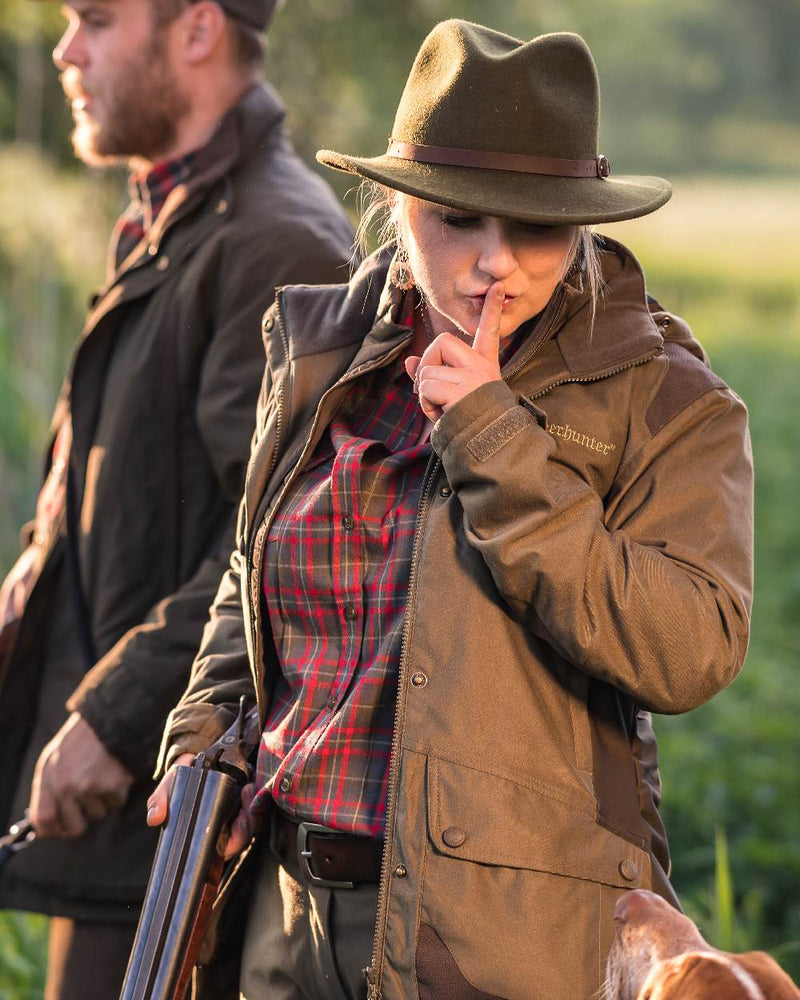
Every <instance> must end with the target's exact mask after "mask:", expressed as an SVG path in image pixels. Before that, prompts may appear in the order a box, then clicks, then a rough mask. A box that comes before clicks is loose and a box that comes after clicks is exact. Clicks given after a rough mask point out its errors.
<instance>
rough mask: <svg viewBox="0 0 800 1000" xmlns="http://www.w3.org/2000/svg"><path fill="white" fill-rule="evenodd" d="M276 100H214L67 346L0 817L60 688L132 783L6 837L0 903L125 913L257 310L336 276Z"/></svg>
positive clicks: (147, 853) (329, 233)
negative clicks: (56, 484)
mask: <svg viewBox="0 0 800 1000" xmlns="http://www.w3.org/2000/svg"><path fill="white" fill-rule="evenodd" d="M283 119H284V111H283V108H282V106H281V104H280V103H279V101H278V99H277V97H276V95H275V94H274V93H273V92H272V91H271V90H270V89H269V88H268V87H267V86H266V85H257V86H255V87H254V88H252V89H251V90H250V91H249V92H248V93H247V94H246V95H245V96H244V97H243V98H242V100H241V101H240V102H239V103H238V104H237V105H235V106H234V107H233V108H232V109H231V110H230V112H228V114H227V115H226V116H225V118H224V119H223V120H222V122H221V123H220V126H219V128H218V130H217V131H216V133H215V135H214V136H213V138H212V140H211V141H210V143H209V145H207V146H206V147H204V148H203V149H202V150H201V151H200V152H199V153H198V154H197V157H196V160H195V162H194V165H193V170H192V176H191V178H190V180H189V181H188V183H186V184H183V185H180V186H178V187H177V188H175V189H174V190H173V191H172V192H171V194H170V196H169V198H168V199H167V202H166V204H165V206H164V208H163V209H162V211H161V213H160V214H159V217H158V219H157V220H156V222H155V224H154V226H153V227H152V228H151V229H150V231H149V232H148V233H147V234H146V236H145V239H144V240H143V241H142V242H141V243H140V244H139V246H138V247H137V249H136V250H135V251H134V252H133V253H132V254H131V255H130V256H129V257H128V259H127V260H126V261H125V262H124V263H123V265H122V266H121V268H120V269H119V271H117V272H116V273H114V274H113V276H112V277H111V280H110V282H109V284H108V286H107V287H106V288H105V289H104V290H103V291H101V292H100V294H99V295H98V296H96V298H95V301H94V304H93V306H92V309H91V312H90V313H89V316H88V319H87V322H86V327H85V329H84V331H83V334H82V336H81V339H80V341H79V343H78V345H77V347H76V350H75V353H74V356H73V359H72V363H71V365H70V369H69V373H68V375H67V379H66V382H65V384H64V388H63V390H62V393H61V396H60V398H59V400H58V403H57V406H56V412H55V416H54V420H53V428H52V430H53V435H54V437H55V435H56V434H57V432H58V430H59V428H60V427H61V425H62V423H63V421H65V420H67V419H69V418H71V421H72V429H73V445H72V450H71V454H70V460H69V501H68V510H67V522H68V523H67V538H66V539H63V538H62V539H61V541H60V542H59V543H58V544H57V545H56V546H55V548H54V549H53V550H52V551H50V552H49V553H47V554H46V558H45V563H44V569H43V571H42V573H41V576H40V577H39V579H38V582H37V584H36V586H35V588H34V590H33V592H32V594H31V597H30V600H29V602H28V605H27V607H26V612H25V616H24V618H23V619H22V625H21V630H20V633H19V636H18V640H17V642H16V646H15V649H14V652H13V655H12V658H11V662H10V664H9V665H8V668H7V670H6V671H5V675H4V677H3V678H2V680H0V759H2V761H3V767H2V768H0V823H3V822H5V823H6V825H7V822H8V820H9V819H10V818H12V816H11V815H10V813H11V811H12V809H13V810H14V812H15V813H16V812H18V811H20V810H22V809H24V807H25V805H27V802H28V795H29V791H30V779H31V776H32V770H33V765H34V763H35V761H36V758H37V756H38V754H39V751H40V750H41V748H42V746H43V744H44V743H45V742H46V741H47V740H48V739H50V737H51V736H52V735H53V734H54V732H55V731H56V730H57V729H58V728H59V727H60V725H61V724H62V722H63V721H64V719H65V718H66V715H67V708H65V704H64V702H65V700H66V699H69V701H68V705H69V708H70V709H77V710H78V711H79V712H80V713H81V714H82V715H83V716H84V718H85V719H86V720H87V721H88V722H89V724H90V725H91V726H92V728H93V729H94V731H95V732H96V733H97V735H98V736H99V737H100V739H101V740H102V741H103V743H104V744H105V746H106V747H107V748H108V749H109V750H110V751H111V752H112V753H113V754H115V755H116V756H117V757H118V758H119V759H120V760H121V761H122V762H123V764H125V766H126V767H127V768H128V769H129V770H130V771H132V772H133V774H134V775H135V776H136V778H137V783H136V784H135V786H134V788H133V790H132V792H131V794H130V796H129V798H128V801H127V803H126V805H125V807H124V808H123V809H122V810H121V811H119V812H116V813H113V814H112V815H110V816H109V817H108V818H107V819H106V820H104V821H103V822H101V823H99V824H94V825H92V826H91V827H90V829H89V830H88V831H87V833H85V834H84V835H83V836H82V837H79V838H77V839H75V840H70V841H40V842H36V843H34V844H33V845H31V846H30V847H29V848H27V849H26V850H25V851H23V852H20V853H19V854H17V855H15V856H14V857H13V858H12V859H11V860H10V861H9V862H8V864H7V865H6V866H5V868H4V870H3V872H2V878H1V879H0V907H1V906H12V907H22V908H26V909H34V910H41V911H43V912H47V913H55V914H60V915H64V916H74V917H93V918H99V917H106V916H107V917H109V918H111V919H127V920H131V919H135V918H136V913H137V904H138V903H139V902H140V901H141V899H142V897H143V895H144V890H145V887H146V884H147V877H148V874H149V868H150V863H151V860H152V855H153V850H154V848H155V839H156V831H153V830H150V829H148V828H147V827H146V826H145V824H144V817H145V811H146V809H145V801H146V798H147V796H148V794H149V793H150V791H152V787H153V784H152V780H151V775H152V771H153V766H154V763H155V758H156V754H157V750H158V743H159V739H160V736H161V733H162V731H163V728H164V722H165V720H166V716H167V713H168V712H169V709H170V708H171V707H172V706H173V705H174V704H175V702H176V701H177V700H178V698H179V697H180V694H181V692H182V691H183V690H184V688H185V687H186V683H187V680H188V677H189V670H190V667H191V664H192V661H193V659H194V656H195V653H196V652H197V648H198V646H199V644H200V638H201V635H202V631H203V626H204V624H205V621H206V618H207V616H208V608H209V605H210V604H211V602H212V600H213V598H214V594H215V592H216V589H217V586H218V584H219V580H220V577H221V576H222V574H223V572H224V570H225V567H226V566H227V563H228V557H229V555H230V549H231V547H232V545H233V539H234V523H235V512H236V507H237V504H238V501H239V498H240V496H241V491H242V485H243V480H244V471H245V468H246V464H247V457H248V454H249V447H250V438H251V436H252V432H253V427H254V425H255V411H256V402H257V399H258V390H259V386H260V384H261V377H262V374H263V367H264V365H263V348H262V345H261V336H260V323H261V317H262V315H263V312H264V310H265V309H266V308H267V306H268V305H269V304H270V303H272V302H273V301H274V298H275V286H276V285H281V284H285V283H287V282H320V281H328V282H330V281H342V280H344V279H345V278H346V276H347V263H346V262H347V260H348V257H349V255H350V250H351V241H352V230H351V227H350V225H349V223H348V222H347V220H346V218H345V216H344V213H343V212H342V210H341V208H340V207H339V205H338V204H337V202H336V199H335V198H334V196H333V194H332V192H331V191H330V189H329V188H328V187H327V185H326V184H324V183H323V181H322V180H321V179H320V178H319V177H317V176H316V175H315V174H313V173H312V172H311V171H309V170H308V169H307V168H306V167H305V166H304V165H303V164H302V163H301V162H300V161H299V159H298V158H297V156H296V155H295V153H294V152H293V150H292V148H291V145H290V144H289V141H288V139H287V138H286V135H285V132H284V128H283ZM78 581H79V582H78ZM81 605H82V607H81ZM76 687H77V690H75V688H76ZM13 818H17V817H16V815H14V816H13Z"/></svg>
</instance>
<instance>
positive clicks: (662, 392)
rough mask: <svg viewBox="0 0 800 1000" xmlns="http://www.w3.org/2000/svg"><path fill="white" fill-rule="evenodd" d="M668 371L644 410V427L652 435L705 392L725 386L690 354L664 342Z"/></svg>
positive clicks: (678, 346)
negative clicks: (645, 413)
mask: <svg viewBox="0 0 800 1000" xmlns="http://www.w3.org/2000/svg"><path fill="white" fill-rule="evenodd" d="M664 354H665V356H666V358H667V360H668V361H669V370H668V371H667V374H666V375H665V376H664V381H663V382H662V383H661V386H660V388H659V390H658V392H657V393H656V395H655V397H654V399H653V401H652V402H651V403H650V406H649V407H648V410H647V415H646V419H647V426H648V428H649V429H650V433H651V434H652V435H656V434H657V433H658V432H659V431H660V430H661V429H662V428H663V427H664V426H666V424H668V423H669V422H670V420H672V419H673V418H675V417H677V415H678V414H679V413H680V412H681V411H682V410H685V409H686V407H687V406H689V404H690V403H693V402H694V401H695V400H696V399H698V398H699V397H700V396H702V395H703V393H705V392H708V391H709V389H726V388H727V386H726V384H725V383H724V382H723V381H722V379H721V378H720V377H719V376H718V375H715V374H714V372H712V371H711V369H710V368H707V367H706V365H704V364H703V362H702V361H700V359H699V358H696V357H695V356H694V355H693V354H691V353H690V352H689V351H687V350H686V348H685V347H681V345H680V344H676V343H672V342H670V341H665V342H664Z"/></svg>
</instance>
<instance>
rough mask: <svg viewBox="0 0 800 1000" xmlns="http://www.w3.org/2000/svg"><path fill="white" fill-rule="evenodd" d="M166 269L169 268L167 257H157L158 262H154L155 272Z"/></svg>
mask: <svg viewBox="0 0 800 1000" xmlns="http://www.w3.org/2000/svg"><path fill="white" fill-rule="evenodd" d="M168 267H169V257H167V255H166V254H164V256H163V257H159V258H158V260H157V261H156V270H157V271H166V269H167V268H168Z"/></svg>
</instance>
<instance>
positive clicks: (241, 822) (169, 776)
mask: <svg viewBox="0 0 800 1000" xmlns="http://www.w3.org/2000/svg"><path fill="white" fill-rule="evenodd" d="M193 760H194V754H191V753H182V754H181V755H180V756H179V757H176V758H175V760H174V761H173V762H172V766H171V767H170V769H169V770H168V771H167V773H166V774H165V775H164V777H163V778H162V779H161V781H160V782H159V783H158V787H157V788H156V790H155V791H154V792H153V794H152V795H151V796H150V798H149V799H148V800H147V825H148V826H161V824H162V823H166V821H167V814H168V811H169V796H170V792H171V791H172V783H173V781H174V780H175V768H176V767H180V766H181V764H183V765H186V766H187V767H188V765H190V764H191V763H192V761H193ZM255 794H256V786H255V785H254V784H249V785H245V786H244V788H243V789H242V794H241V803H242V808H241V809H240V810H239V813H238V815H237V817H236V819H235V820H234V821H233V823H232V825H231V832H230V836H229V837H228V842H227V843H226V845H225V855H224V856H225V860H226V861H227V860H228V858H232V857H233V856H234V855H236V854H239V853H241V851H243V850H244V849H245V847H247V845H248V844H249V843H250V841H251V840H252V839H253V837H254V836H255V833H256V829H257V826H258V823H257V821H256V819H255V818H254V817H253V814H252V813H251V812H250V806H251V805H252V803H253V799H254V798H255Z"/></svg>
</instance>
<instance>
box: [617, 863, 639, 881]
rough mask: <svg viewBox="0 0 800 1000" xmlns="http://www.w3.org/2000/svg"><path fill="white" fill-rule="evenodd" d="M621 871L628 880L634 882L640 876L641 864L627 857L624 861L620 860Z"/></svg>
mask: <svg viewBox="0 0 800 1000" xmlns="http://www.w3.org/2000/svg"><path fill="white" fill-rule="evenodd" d="M619 873H620V875H621V876H622V877H623V878H624V879H625V881H626V882H633V881H634V880H635V879H636V878H638V876H639V866H638V865H637V864H636V862H635V861H631V860H630V858H626V859H625V860H624V861H621V862H620V865H619Z"/></svg>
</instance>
